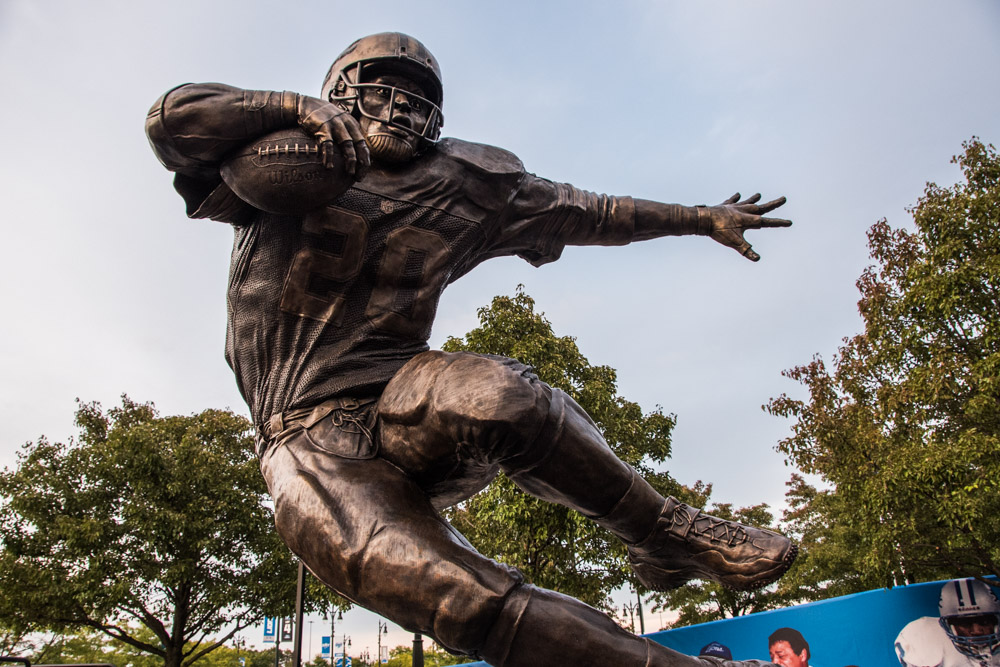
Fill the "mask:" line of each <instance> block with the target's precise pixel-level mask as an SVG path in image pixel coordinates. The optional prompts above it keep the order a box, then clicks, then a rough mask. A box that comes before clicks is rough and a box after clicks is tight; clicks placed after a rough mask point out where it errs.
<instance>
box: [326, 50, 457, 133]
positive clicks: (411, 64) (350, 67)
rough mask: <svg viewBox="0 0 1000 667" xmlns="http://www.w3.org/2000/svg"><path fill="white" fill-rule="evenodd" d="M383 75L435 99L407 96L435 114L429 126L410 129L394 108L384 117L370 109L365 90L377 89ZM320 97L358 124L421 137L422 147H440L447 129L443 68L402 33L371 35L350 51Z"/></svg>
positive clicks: (340, 59) (341, 57)
mask: <svg viewBox="0 0 1000 667" xmlns="http://www.w3.org/2000/svg"><path fill="white" fill-rule="evenodd" d="M380 74H397V75H401V76H405V77H407V78H408V79H410V80H412V81H413V82H414V83H416V84H417V85H419V86H420V87H421V88H422V89H423V91H424V93H425V94H427V95H428V96H429V97H428V98H423V97H420V96H419V95H414V94H413V93H409V92H405V91H403V92H404V93H405V94H406V95H407V96H408V97H410V98H413V97H416V98H419V99H420V100H421V101H422V102H423V103H425V104H426V105H427V108H428V109H430V111H429V113H428V116H427V122H426V123H425V124H424V126H423V127H422V128H420V127H414V128H411V127H409V125H406V124H402V123H395V122H393V105H389V108H388V110H387V111H386V112H385V114H384V115H383V116H378V115H376V114H374V113H371V112H370V111H369V110H367V109H365V106H364V103H363V102H362V99H361V92H362V91H363V90H364V89H365V88H372V87H375V84H372V83H371V81H372V79H373V78H375V77H376V76H378V75H380ZM382 87H383V88H391V87H389V86H382ZM396 92H397V91H396V89H395V88H391V92H390V93H389V94H390V99H392V98H395V96H396ZM320 95H321V99H324V100H328V101H330V102H332V103H334V104H337V105H339V106H340V107H341V108H342V109H344V110H346V111H348V112H349V113H351V114H353V115H354V116H355V117H356V118H359V119H360V118H361V117H362V116H363V117H365V118H370V119H372V120H375V121H378V122H381V123H384V124H386V125H390V126H392V127H395V128H397V129H400V130H403V131H405V132H407V133H408V134H410V135H413V136H415V137H417V138H418V139H419V140H420V143H421V145H426V144H427V143H435V142H436V141H437V140H438V137H439V136H440V134H441V125H443V124H444V116H443V115H442V113H441V103H442V101H443V99H444V87H443V86H442V84H441V68H440V67H438V63H437V60H436V59H435V58H434V56H432V55H431V52H430V51H428V50H427V47H425V46H424V45H423V44H421V43H420V42H419V41H417V40H416V39H414V38H413V37H410V36H409V35H404V34H403V33H400V32H383V33H379V34H377V35H369V36H368V37H362V38H361V39H359V40H357V41H356V42H354V43H353V44H351V45H350V46H349V47H347V49H346V50H345V51H344V52H343V53H341V54H340V55H339V56H338V57H337V59H336V60H335V61H334V63H333V65H331V66H330V71H329V72H327V74H326V79H325V80H324V81H323V90H322V92H321V93H320Z"/></svg>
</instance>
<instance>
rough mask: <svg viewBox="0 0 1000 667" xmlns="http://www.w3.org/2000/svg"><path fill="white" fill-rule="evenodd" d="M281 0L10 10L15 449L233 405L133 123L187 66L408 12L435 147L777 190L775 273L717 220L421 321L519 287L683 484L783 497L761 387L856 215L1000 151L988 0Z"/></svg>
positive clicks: (783, 428) (692, 184) (667, 188)
mask: <svg viewBox="0 0 1000 667" xmlns="http://www.w3.org/2000/svg"><path fill="white" fill-rule="evenodd" d="M278 6H279V5H277V4H276V3H266V2H258V1H253V0H242V1H239V2H237V1H234V0H219V1H217V2H203V1H199V0H176V1H174V2H171V3H153V2H136V1H131V2H126V1H120V2H111V1H107V0H91V1H89V2H87V3H79V2H73V1H71V0H48V1H46V2H38V1H37V0H0V90H2V91H3V99H4V104H2V105H0V127H3V128H4V129H5V133H6V136H5V138H4V150H3V155H4V156H5V158H6V159H3V160H0V184H2V193H3V199H4V204H5V205H4V210H3V214H2V216H0V225H2V242H0V258H2V259H0V299H2V312H3V326H2V327H0V410H2V412H0V414H2V419H0V466H13V465H16V455H17V452H18V451H19V449H20V447H21V446H22V445H23V444H24V443H26V442H30V441H34V440H36V439H37V438H38V437H39V436H41V435H43V434H44V435H46V436H47V437H48V438H49V439H51V440H65V439H66V438H68V437H71V436H72V435H73V434H74V433H75V428H74V425H73V413H74V410H75V409H76V405H77V404H76V402H75V401H76V400H77V399H80V400H82V401H87V402H89V401H100V402H101V403H102V404H103V405H104V406H105V407H111V406H113V405H115V404H117V403H118V401H119V396H120V395H121V394H123V393H126V394H128V395H129V396H130V397H132V398H133V399H136V400H142V401H153V402H155V403H156V405H157V407H158V409H159V411H160V413H161V414H164V415H169V414H191V413H195V412H200V411H201V410H204V409H206V408H231V409H233V410H235V411H238V412H241V413H243V414H246V413H247V410H246V407H245V405H244V404H243V402H242V399H241V397H240V395H239V393H238V392H237V390H236V385H235V382H234V380H233V377H232V373H231V371H230V369H229V368H228V367H227V366H226V364H225V361H224V359H223V344H224V332H225V289H226V276H227V270H228V257H229V250H230V245H231V242H232V231H231V229H229V228H228V227H227V226H226V225H224V224H220V223H215V222H211V221H205V220H188V219H187V218H186V217H185V216H184V206H183V202H182V201H181V199H180V198H179V197H178V196H177V195H176V194H175V193H174V191H173V189H172V186H171V175H170V174H169V173H167V172H166V171H165V170H164V169H163V168H162V167H161V166H160V165H159V163H158V162H157V161H156V159H155V157H154V156H153V154H152V152H151V151H150V149H149V146H148V143H147V140H146V138H145V136H144V134H143V121H144V119H145V114H146V111H147V109H148V108H149V106H150V105H151V104H152V103H153V102H154V101H155V100H156V98H157V97H158V96H159V95H161V94H162V93H163V92H165V91H166V90H168V89H170V88H171V87H173V86H175V85H178V84H180V83H184V82H188V81H221V82H224V83H229V84H232V85H236V86H239V87H243V88H251V89H271V90H294V91H297V92H301V93H305V94H312V95H316V94H318V92H319V88H320V84H321V83H322V80H323V76H324V75H325V73H326V70H327V68H328V67H329V65H330V63H331V62H332V61H333V59H334V58H335V57H336V56H337V54H338V53H340V51H341V50H343V48H344V47H346V46H347V45H348V44H349V43H350V42H351V41H353V40H354V39H356V38H357V37H360V36H363V35H366V34H370V33H374V32H381V31H386V30H399V31H402V32H406V33H409V34H411V35H414V36H415V37H417V38H418V39H420V40H421V41H423V42H424V44H425V45H427V47H428V48H429V49H430V50H431V51H432V52H433V53H434V54H435V55H436V56H437V59H438V61H439V62H440V63H441V67H442V69H443V76H444V86H445V101H444V105H443V107H444V115H445V124H444V129H443V134H444V135H446V136H454V137H459V138H462V139H466V140H470V141H477V142H481V143H487V144H493V145H497V146H501V147H504V148H506V149H508V150H511V151H513V152H514V153H515V154H517V155H518V156H519V157H520V158H521V159H522V160H523V162H524V164H525V166H526V168H527V169H528V171H531V172H533V173H536V174H538V175H540V176H544V177H546V178H550V179H552V180H556V181H564V182H569V183H573V184H574V185H576V186H578V187H582V188H585V189H588V190H593V191H597V192H606V193H609V194H618V195H632V196H636V197H642V198H646V199H654V200H659V201H666V202H676V203H683V204H714V203H719V202H721V201H723V200H724V199H726V198H727V197H729V196H730V195H731V194H733V193H734V192H737V191H739V192H742V193H743V194H744V195H749V194H751V193H753V192H760V193H762V194H763V196H764V198H765V199H770V198H773V197H777V196H779V195H784V196H786V197H787V198H788V203H787V204H786V205H785V206H784V207H782V208H781V209H779V210H778V211H777V212H776V213H775V214H774V215H776V216H780V217H785V218H789V219H792V220H793V221H794V223H795V224H794V226H793V227H791V228H789V229H773V230H761V231H755V232H754V231H752V232H749V234H748V239H749V240H750V242H751V243H753V244H754V249H755V250H757V251H758V252H759V253H760V255H761V256H762V260H761V261H760V262H759V263H756V264H754V263H751V262H748V261H746V260H745V259H743V258H742V257H740V256H739V255H737V254H736V253H735V252H733V251H732V250H729V249H726V248H723V247H721V246H718V245H717V244H715V243H714V242H712V241H711V240H708V239H704V238H682V239H678V238H668V239H660V240H655V241H649V242H644V243H640V244H635V245H631V246H625V247H617V248H570V249H567V251H566V252H565V253H564V255H563V258H562V259H561V260H560V261H558V262H555V263H553V264H549V265H547V266H544V267H542V268H538V269H536V268H533V267H531V266H530V265H528V264H527V263H526V262H524V261H522V260H519V259H516V258H511V259H499V260H493V261H492V262H489V263H487V264H485V265H483V266H480V267H479V268H477V269H476V270H475V271H474V272H472V273H471V274H470V275H469V276H466V277H464V278H463V279H461V280H460V281H458V282H457V283H455V284H454V285H452V286H451V287H449V289H448V291H446V292H445V295H444V298H443V300H442V302H441V305H440V308H439V312H438V318H437V323H436V325H435V327H434V331H433V334H432V338H431V346H432V347H437V346H439V345H440V344H441V342H443V341H444V339H445V338H446V337H447V336H449V335H462V334H464V333H465V332H467V331H468V330H469V329H471V328H473V327H474V326H475V325H476V322H477V320H476V309H477V308H479V307H481V306H484V305H486V304H488V303H489V301H490V300H491V299H492V297H493V296H495V295H498V294H512V293H513V292H514V290H515V289H516V287H517V285H519V284H523V285H524V286H525V291H526V292H527V293H528V294H530V295H531V296H532V297H534V298H535V300H536V302H537V308H538V309H539V310H541V311H544V312H545V314H546V316H547V317H548V319H549V320H550V321H551V322H552V323H553V326H554V328H555V330H556V333H558V334H560V335H572V336H575V337H576V338H577V342H578V345H579V346H580V349H581V350H582V352H583V353H584V354H585V355H586V356H587V357H588V358H589V360H590V361H591V362H592V363H595V364H606V365H609V366H612V367H613V368H615V369H617V371H618V388H619V392H620V394H621V395H622V396H624V397H626V398H628V399H630V400H633V401H636V402H638V403H639V404H640V405H642V406H643V408H644V409H645V410H647V411H648V410H653V409H655V408H656V407H657V406H662V408H663V410H664V411H666V412H669V413H674V414H676V415H677V419H678V422H677V427H676V429H675V431H674V438H673V448H674V449H673V451H674V454H673V458H672V459H671V461H670V462H669V466H668V467H669V470H670V471H671V473H672V474H673V475H674V476H675V477H676V478H677V479H678V480H679V481H681V482H684V483H692V482H694V481H696V480H704V481H707V482H712V483H713V484H714V485H715V486H714V489H715V490H714V495H713V498H714V499H715V500H717V501H723V502H732V503H735V504H737V505H750V504H756V503H760V502H766V503H769V504H770V505H771V506H772V507H775V508H780V507H781V506H782V503H783V497H784V491H785V487H784V484H785V482H786V481H787V480H788V478H789V475H790V472H791V469H789V468H787V467H786V466H785V465H784V462H783V459H782V457H781V455H780V454H779V453H777V452H776V451H775V445H776V444H777V442H778V441H779V440H780V439H781V438H782V437H785V436H786V435H787V434H788V429H789V423H788V422H786V421H784V420H782V419H779V418H777V417H773V416H770V415H768V414H767V413H766V412H765V411H763V410H762V409H761V406H762V405H764V404H766V403H767V402H768V400H769V399H770V398H772V397H776V396H778V395H780V394H782V393H789V394H791V395H795V396H802V395H803V392H802V390H801V388H800V387H799V385H797V384H796V383H794V382H792V381H790V380H788V379H786V378H783V377H782V375H781V372H782V370H784V369H788V368H792V367H794V366H796V365H799V364H804V363H807V362H808V361H809V360H810V359H811V358H812V356H813V355H814V354H821V355H822V356H823V357H824V358H825V359H827V360H829V359H830V357H831V356H832V355H833V354H834V353H835V352H836V349H837V346H838V344H839V343H840V341H841V340H842V339H843V338H844V337H845V336H850V335H852V334H854V333H856V332H858V331H859V330H860V327H861V321H860V318H859V317H858V314H857V309H856V302H857V298H858V294H857V290H856V288H855V286H854V282H855V280H856V279H857V278H858V276H859V275H860V274H861V272H862V270H863V269H864V267H865V266H866V265H868V264H869V263H870V260H869V258H868V256H867V248H866V237H865V231H866V230H867V229H868V228H869V227H870V226H871V225H872V224H873V223H875V222H876V221H877V220H879V219H881V218H886V219H888V221H889V222H890V223H891V224H893V225H894V226H905V225H907V224H909V220H910V218H909V215H908V214H907V210H906V209H907V207H908V206H912V205H914V204H915V203H916V202H917V200H918V198H919V197H920V195H921V193H922V192H923V188H924V185H925V183H926V182H928V181H933V182H937V183H939V184H942V185H946V184H951V183H954V182H955V181H956V180H957V179H958V178H959V176H960V174H959V171H958V168H957V167H956V166H955V165H953V164H950V158H951V157H952V156H953V155H954V154H956V153H958V152H960V151H961V148H962V142H963V141H966V140H968V139H970V138H971V137H972V136H978V137H980V138H981V139H982V140H984V141H986V142H992V143H994V144H996V143H997V142H1000V38H998V35H1000V3H997V2H996V1H995V0H956V1H954V2H950V3H941V2H934V1H930V0H886V1H883V2H877V3H873V2H865V1H860V0H841V1H838V2H799V1H797V0H760V1H753V2H751V1H748V0H716V1H712V2H701V3H695V2H679V1H674V0H659V1H652V0H649V1H629V0H623V1H620V2H616V3H609V2H592V1H579V0H577V1H573V2H570V1H554V2H538V1H533V2H532V1H526V0H508V1H507V2H504V3H478V2H472V1H465V2H460V1H458V0H455V1H445V0H441V1H436V0H433V1H424V2H399V1H394V2H379V1H377V0H370V1H367V2H351V3H349V2H342V1H340V0H327V1H326V2H289V3H287V4H282V5H280V6H281V7H282V8H283V9H282V10H281V11H282V12H283V13H282V14H280V15H277V14H276V11H277V10H276V7H278ZM29 126H30V127H29ZM29 130H30V131H29ZM354 613H355V612H351V614H354ZM348 616H350V614H349V615H348ZM314 620H315V619H314ZM317 622H318V621H317ZM345 622H347V621H345ZM365 622H366V623H368V624H369V625H371V626H373V627H374V625H375V621H374V620H370V621H365ZM317 627H319V626H317ZM350 631H351V630H348V632H350ZM393 631H394V632H396V633H397V634H398V635H399V636H398V637H396V636H394V635H390V637H391V640H392V642H393V645H395V644H396V643H404V642H406V641H408V639H409V636H408V635H406V633H404V632H403V631H402V630H399V629H395V628H394V630H393ZM357 632H358V633H359V636H360V635H361V633H362V632H363V631H362V630H360V629H359V630H358V631H357ZM317 637H318V634H317ZM314 643H315V646H316V647H317V650H318V645H319V640H318V638H316V639H315V641H314ZM374 650H375V649H374V634H373V633H372V638H371V651H372V652H374Z"/></svg>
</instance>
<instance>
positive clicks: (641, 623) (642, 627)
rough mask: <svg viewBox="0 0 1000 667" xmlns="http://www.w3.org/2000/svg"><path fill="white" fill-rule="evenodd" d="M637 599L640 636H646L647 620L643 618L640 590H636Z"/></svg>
mask: <svg viewBox="0 0 1000 667" xmlns="http://www.w3.org/2000/svg"><path fill="white" fill-rule="evenodd" d="M635 599H636V601H637V602H636V604H637V605H638V607H639V634H640V635H644V634H646V619H644V618H643V617H642V595H641V594H640V593H639V589H638V588H636V589H635Z"/></svg>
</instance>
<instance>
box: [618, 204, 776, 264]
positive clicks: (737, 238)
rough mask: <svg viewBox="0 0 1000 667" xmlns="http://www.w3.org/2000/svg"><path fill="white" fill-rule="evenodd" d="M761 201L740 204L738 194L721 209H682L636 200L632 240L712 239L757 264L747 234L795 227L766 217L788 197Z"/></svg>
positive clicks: (671, 205) (670, 205) (675, 205)
mask: <svg viewBox="0 0 1000 667" xmlns="http://www.w3.org/2000/svg"><path fill="white" fill-rule="evenodd" d="M759 201H760V195H759V194H755V195H753V196H752V197H748V198H746V199H744V200H743V201H740V194H739V193H738V192H737V193H736V194H735V195H733V196H732V197H730V198H729V199H727V200H726V201H724V202H722V203H721V204H719V205H718V206H681V205H679V204H661V203H659V202H654V201H648V200H645V199H636V200H635V230H634V233H633V236H632V240H633V241H642V240H646V239H653V238H659V237H661V236H682V235H687V234H698V235H700V236H710V237H712V238H713V239H715V240H716V241H718V242H719V243H721V244H722V245H724V246H727V247H730V248H732V249H734V250H735V251H736V252H738V253H740V254H741V255H743V256H744V257H746V258H747V259H749V260H750V261H751V262H756V261H757V260H759V259H760V255H758V254H757V253H756V252H754V250H753V248H751V247H750V244H749V243H748V242H747V240H746V239H745V238H743V233H744V232H745V231H746V230H748V229H761V228H766V227H789V226H791V224H792V222H791V220H785V219H783V218H767V217H764V215H765V214H766V213H770V212H771V211H773V210H774V209H776V208H778V207H779V206H781V205H782V204H784V203H785V198H784V197H778V198H777V199H773V200H771V201H769V202H767V203H765V204H758V203H757V202H759Z"/></svg>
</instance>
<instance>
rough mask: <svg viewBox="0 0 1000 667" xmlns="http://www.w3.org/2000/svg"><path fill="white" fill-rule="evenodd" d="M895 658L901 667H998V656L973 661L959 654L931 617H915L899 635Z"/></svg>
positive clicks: (939, 625)
mask: <svg viewBox="0 0 1000 667" xmlns="http://www.w3.org/2000/svg"><path fill="white" fill-rule="evenodd" d="M896 656H897V657H898V658H899V662H900V664H901V665H902V667H1000V656H997V655H984V656H983V657H982V658H981V659H976V658H973V657H970V656H968V655H965V654H964V653H961V652H959V650H958V649H956V648H955V645H954V644H953V643H952V642H951V638H949V637H948V633H946V632H945V631H944V628H942V627H941V622H940V619H939V618H936V617H933V616H924V617H923V618H918V619H917V620H915V621H912V622H910V623H908V624H907V625H906V626H905V627H904V628H903V629H902V630H901V631H900V632H899V635H898V636H897V637H896Z"/></svg>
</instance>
